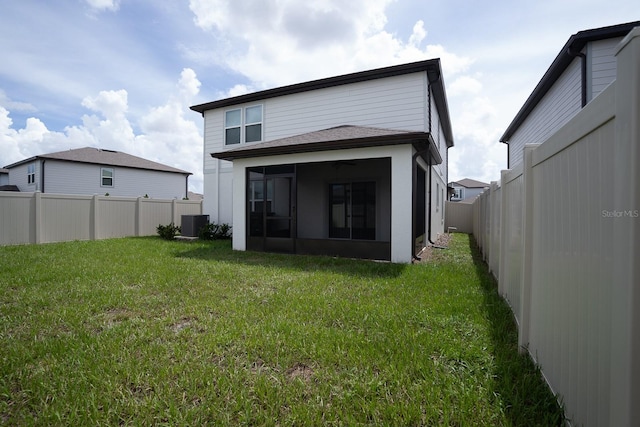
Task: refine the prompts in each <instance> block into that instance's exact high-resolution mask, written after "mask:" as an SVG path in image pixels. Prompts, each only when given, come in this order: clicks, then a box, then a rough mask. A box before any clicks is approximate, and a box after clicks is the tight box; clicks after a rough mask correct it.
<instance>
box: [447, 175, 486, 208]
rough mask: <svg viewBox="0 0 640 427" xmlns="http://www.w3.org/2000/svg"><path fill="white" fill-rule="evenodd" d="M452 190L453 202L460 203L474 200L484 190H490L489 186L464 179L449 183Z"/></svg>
mask: <svg viewBox="0 0 640 427" xmlns="http://www.w3.org/2000/svg"><path fill="white" fill-rule="evenodd" d="M449 188H450V189H451V192H450V194H451V198H450V200H451V201H452V202H460V201H462V200H473V199H475V198H476V197H478V196H479V195H480V194H482V192H483V191H484V190H486V189H487V188H489V184H487V183H486V182H482V181H477V180H475V179H469V178H464V179H461V180H459V181H453V182H450V183H449Z"/></svg>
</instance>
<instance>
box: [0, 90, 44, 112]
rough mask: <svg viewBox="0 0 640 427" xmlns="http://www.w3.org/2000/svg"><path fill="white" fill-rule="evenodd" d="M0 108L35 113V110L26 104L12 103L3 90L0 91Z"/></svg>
mask: <svg viewBox="0 0 640 427" xmlns="http://www.w3.org/2000/svg"><path fill="white" fill-rule="evenodd" d="M0 106H3V107H5V108H6V109H8V110H13V111H22V112H26V113H32V112H35V111H36V110H37V109H36V107H34V106H33V105H32V104H30V103H28V102H20V101H13V100H11V99H9V97H8V96H7V94H6V93H5V91H4V90H2V89H0Z"/></svg>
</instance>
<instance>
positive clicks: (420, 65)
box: [190, 58, 454, 148]
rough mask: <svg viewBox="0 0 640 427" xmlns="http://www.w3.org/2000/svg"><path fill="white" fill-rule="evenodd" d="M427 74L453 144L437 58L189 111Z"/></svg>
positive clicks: (260, 93) (263, 92) (444, 91)
mask: <svg viewBox="0 0 640 427" xmlns="http://www.w3.org/2000/svg"><path fill="white" fill-rule="evenodd" d="M420 72H424V73H426V74H427V79H428V81H429V84H430V85H431V89H432V93H433V97H434V101H435V104H436V107H437V109H438V115H439V117H440V122H441V125H442V129H443V133H444V139H445V141H446V145H447V147H448V148H451V147H453V145H454V142H453V131H452V128H451V118H450V117H449V106H448V104H447V95H446V90H445V85H444V79H443V78H442V68H441V66H440V59H438V58H435V59H428V60H425V61H418V62H411V63H408V64H401V65H394V66H391V67H385V68H377V69H374V70H367V71H361V72H357V73H351V74H345V75H341V76H335V77H329V78H324V79H319V80H312V81H309V82H304V83H297V84H293V85H288V86H282V87H277V88H273V89H267V90H263V91H259V92H252V93H248V94H244V95H239V96H234V97H231V98H225V99H220V100H217V101H212V102H207V103H204V104H199V105H193V106H191V107H190V109H191V110H193V111H196V112H198V113H200V114H202V115H204V113H205V111H208V110H214V109H218V108H225V107H230V106H234V105H240V104H245V103H250V102H258V101H264V100H266V99H270V98H276V97H280V96H285V95H292V94H297V93H303V92H309V91H313V90H319V89H325V88H330V87H335V86H341V85H346V84H352V83H359V82H364V81H369V80H376V79H383V78H388V77H394V76H400V75H404V74H411V73H420Z"/></svg>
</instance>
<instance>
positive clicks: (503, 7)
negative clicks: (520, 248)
mask: <svg viewBox="0 0 640 427" xmlns="http://www.w3.org/2000/svg"><path fill="white" fill-rule="evenodd" d="M636 20H640V6H639V5H638V2H637V0H609V1H607V2H606V3H603V2H602V0H580V1H578V0H562V1H558V0H537V1H535V2H533V1H526V2H525V1H520V0H508V1H507V0H495V1H492V0H489V1H474V0H349V1H344V0H316V1H300V0H263V1H258V0H226V1H225V0H163V1H153V0H60V1H56V2H52V1H43V0H20V1H4V2H3V5H2V8H1V9H0V167H2V166H6V165H9V164H11V163H14V162H17V161H19V160H23V159H25V158H28V157H31V156H35V155H38V154H46V153H52V152H56V151H63V150H68V149H73V148H80V147H87V146H91V147H98V148H105V149H111V150H118V151H123V152H125V153H129V154H133V155H136V156H140V157H144V158H147V159H150V160H153V161H157V162H160V163H164V164H167V165H170V166H173V167H177V168H180V169H184V170H187V171H189V172H192V173H193V176H192V177H190V179H189V187H190V188H189V189H190V190H191V191H195V192H202V164H203V136H202V135H203V124H204V123H203V119H202V117H201V115H200V114H199V113H196V112H194V111H191V110H190V109H189V107H190V106H191V105H196V104H200V103H204V102H209V101H214V100H217V99H221V98H225V97H229V96H235V95H240V94H244V93H248V92H253V91H258V90H264V89H268V88H272V87H278V86H283V85H287V84H293V83H300V82H305V81H309V80H314V79H318V78H323V77H331V76H337V75H341V74H346V73H351V72H357V71H363V70H368V69H374V68H379V67H386V66H391V65H397V64H402V63H408V62H413V61H420V60H424V59H432V58H440V59H441V65H442V69H443V74H444V82H445V88H446V92H447V99H448V105H449V112H450V116H451V124H452V128H453V134H454V144H455V146H454V147H453V148H451V149H450V150H449V181H456V180H459V179H462V178H472V179H476V180H480V181H485V182H491V181H496V180H498V179H499V178H500V170H502V169H505V168H506V164H507V152H506V145H505V144H502V143H500V142H499V138H500V136H501V135H502V133H503V132H504V131H505V130H506V128H507V126H508V125H509V123H510V122H511V120H512V119H513V117H514V116H515V115H516V113H517V112H518V110H519V109H520V107H521V106H522V104H523V103H524V101H525V100H526V98H527V97H528V96H529V94H530V93H531V91H532V90H533V88H534V87H535V86H536V84H537V83H538V81H539V80H540V78H541V77H542V75H543V74H544V72H545V71H546V70H547V68H548V67H549V65H550V64H551V62H552V61H553V59H554V58H555V57H556V55H557V54H558V53H559V51H560V49H561V48H562V46H563V45H564V44H565V42H566V41H567V39H568V38H569V37H570V36H571V35H572V34H574V33H576V32H578V31H581V30H586V29H591V28H598V27H603V26H608V25H615V24H620V23H624V22H630V21H636Z"/></svg>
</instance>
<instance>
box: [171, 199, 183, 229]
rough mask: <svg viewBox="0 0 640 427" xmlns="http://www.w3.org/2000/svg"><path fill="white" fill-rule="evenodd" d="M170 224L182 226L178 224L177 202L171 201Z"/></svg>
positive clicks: (175, 200)
mask: <svg viewBox="0 0 640 427" xmlns="http://www.w3.org/2000/svg"><path fill="white" fill-rule="evenodd" d="M171 222H173V225H177V226H180V225H182V224H178V200H177V199H173V200H171Z"/></svg>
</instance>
